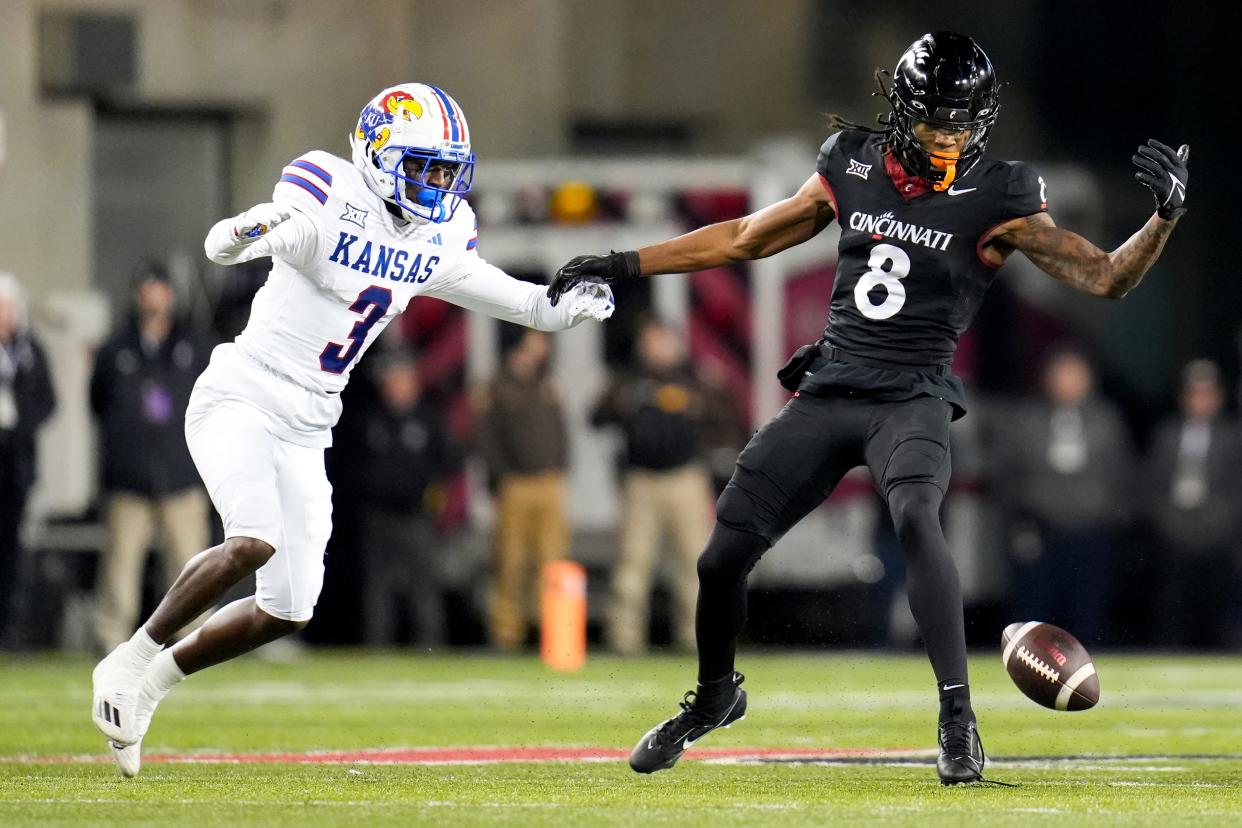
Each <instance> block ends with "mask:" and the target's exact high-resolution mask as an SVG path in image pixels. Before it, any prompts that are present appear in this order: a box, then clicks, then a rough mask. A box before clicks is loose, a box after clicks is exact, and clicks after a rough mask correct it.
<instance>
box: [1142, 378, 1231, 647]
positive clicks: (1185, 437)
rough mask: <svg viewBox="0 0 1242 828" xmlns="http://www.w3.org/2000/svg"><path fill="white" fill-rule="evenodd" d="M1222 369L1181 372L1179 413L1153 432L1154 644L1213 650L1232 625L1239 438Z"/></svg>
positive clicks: (1150, 472) (1150, 473)
mask: <svg viewBox="0 0 1242 828" xmlns="http://www.w3.org/2000/svg"><path fill="white" fill-rule="evenodd" d="M1224 400H1225V391H1224V388H1223V387H1222V386H1221V380H1220V370H1219V369H1218V368H1217V367H1216V365H1215V363H1212V362H1209V361H1208V360H1196V361H1194V362H1191V363H1190V364H1189V365H1187V366H1186V369H1185V372H1184V373H1183V376H1182V389H1181V398H1180V407H1181V411H1180V413H1179V414H1178V415H1177V416H1174V417H1172V418H1171V419H1169V420H1167V421H1166V422H1164V423H1163V424H1161V426H1160V427H1159V429H1158V430H1157V431H1156V436H1155V439H1154V440H1153V442H1152V449H1151V455H1150V458H1149V465H1148V477H1147V482H1148V484H1149V485H1150V496H1151V500H1150V509H1149V513H1150V514H1151V517H1152V524H1153V526H1154V528H1155V533H1156V540H1157V542H1158V543H1159V545H1160V552H1161V561H1160V573H1161V575H1162V577H1161V584H1162V590H1163V592H1162V595H1161V596H1160V598H1161V601H1160V610H1161V612H1160V618H1161V623H1160V624H1159V625H1158V626H1157V643H1160V644H1165V645H1168V646H1174V645H1190V646H1198V647H1211V646H1216V645H1219V644H1221V643H1223V641H1224V634H1225V632H1226V630H1227V628H1228V626H1229V621H1230V618H1229V610H1230V602H1231V599H1232V597H1233V596H1232V591H1233V590H1234V589H1235V588H1236V581H1235V560H1234V556H1235V554H1236V551H1237V548H1238V530H1239V525H1240V523H1239V519H1240V518H1242V434H1240V433H1239V429H1238V425H1237V423H1236V422H1234V421H1233V420H1232V419H1228V418H1226V417H1224V416H1223V415H1222V413H1221V408H1222V406H1223V405H1224Z"/></svg>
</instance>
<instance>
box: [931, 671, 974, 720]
mask: <svg viewBox="0 0 1242 828" xmlns="http://www.w3.org/2000/svg"><path fill="white" fill-rule="evenodd" d="M936 689H937V690H939V691H940V721H942V722H973V721H974V720H975V711H974V710H972V709H971V707H970V685H969V684H967V683H966V682H964V681H959V680H957V679H945V680H944V681H941V682H937V684H936Z"/></svg>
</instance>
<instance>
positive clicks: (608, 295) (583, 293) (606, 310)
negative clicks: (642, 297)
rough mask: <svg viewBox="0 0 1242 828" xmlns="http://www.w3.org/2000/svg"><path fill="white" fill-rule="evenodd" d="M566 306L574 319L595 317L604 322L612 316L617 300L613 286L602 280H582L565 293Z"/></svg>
mask: <svg viewBox="0 0 1242 828" xmlns="http://www.w3.org/2000/svg"><path fill="white" fill-rule="evenodd" d="M565 302H566V303H567V304H566V308H565V310H566V311H567V312H568V313H569V315H570V317H572V318H574V319H594V320H596V321H597V322H603V321H604V320H605V319H607V318H608V317H610V316H612V311H613V309H614V308H615V307H616V302H615V301H614V300H613V298H612V288H610V287H608V285H605V284H603V283H602V282H581V283H579V284H577V285H575V286H574V287H573V288H571V289H570V290H569V292H568V293H567V294H566V295H565Z"/></svg>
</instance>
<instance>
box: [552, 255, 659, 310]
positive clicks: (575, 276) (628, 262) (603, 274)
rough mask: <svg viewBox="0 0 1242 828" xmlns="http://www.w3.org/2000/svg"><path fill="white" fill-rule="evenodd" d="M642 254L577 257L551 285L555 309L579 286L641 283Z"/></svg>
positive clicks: (562, 269)
mask: <svg viewBox="0 0 1242 828" xmlns="http://www.w3.org/2000/svg"><path fill="white" fill-rule="evenodd" d="M638 276H639V269H638V252H637V251H635V250H627V251H625V252H624V253H617V252H615V251H614V252H610V253H609V254H608V255H607V256H575V257H574V258H572V259H570V260H569V261H568V262H566V263H565V264H563V265H561V269H560V270H558V271H556V276H555V277H554V278H553V279H552V284H550V285H548V298H549V299H551V300H552V307H556V304H557V302H560V301H561V297H562V296H564V295H565V294H566V293H567V292H569V290H570V289H571V288H573V287H574V286H575V285H579V284H582V283H583V282H602V283H605V284H609V285H615V284H617V283H618V282H625V281H629V280H630V279H637V278H638Z"/></svg>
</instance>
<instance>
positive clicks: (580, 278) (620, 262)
mask: <svg viewBox="0 0 1242 828" xmlns="http://www.w3.org/2000/svg"><path fill="white" fill-rule="evenodd" d="M833 215H834V213H833V209H832V201H831V199H830V198H829V196H828V191H827V189H826V188H825V187H824V184H823V182H822V181H821V180H820V177H819V174H818V173H817V174H815V175H813V176H811V177H810V178H809V179H807V181H806V183H805V184H803V185H802V187H801V188H800V189H799V190H798V192H796V193H795V194H794V195H793V196H791V197H789V198H787V199H784V200H783V201H778V202H776V203H775V204H771V205H769V206H767V207H764V208H763V209H762V210H759V211H758V212H755V213H751V214H750V215H748V216H743V217H742V218H739V219H733V220H731V221H722V222H718V223H716V224H709V225H707V226H706V227H701V228H699V229H698V230H694V231H692V232H690V233H686V234H685V235H683V236H678V237H677V238H675V239H669V240H668V241H666V242H661V243H660V244H655V245H651V246H650V247H644V248H642V249H640V250H630V251H626V252H624V253H611V254H609V255H607V256H578V257H577V258H574V259H572V260H570V261H569V262H568V263H566V264H565V265H564V266H563V267H561V269H560V270H558V271H557V272H556V278H554V279H553V280H552V284H551V285H549V286H548V298H549V299H551V300H552V303H553V304H554V305H555V304H556V303H557V302H559V301H560V298H561V296H563V295H564V294H565V293H566V291H568V290H570V289H572V288H573V287H574V286H575V285H578V284H581V283H583V282H604V283H607V284H614V283H616V282H623V281H628V280H630V279H637V278H638V277H640V276H651V275H654V274H657V273H690V272H693V271H696V270H707V269H708V268H712V267H720V266H721V265H726V264H730V263H732V262H744V261H751V260H753V259H762V258H764V257H765V256H771V255H773V254H775V253H779V252H781V251H782V250H785V249H787V248H790V247H793V246H794V245H796V244H801V243H802V242H804V241H806V240H807V239H810V238H812V237H813V236H815V234H817V233H819V232H820V231H821V230H823V229H824V228H825V227H827V226H828V223H829V222H830V221H832V218H833Z"/></svg>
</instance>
